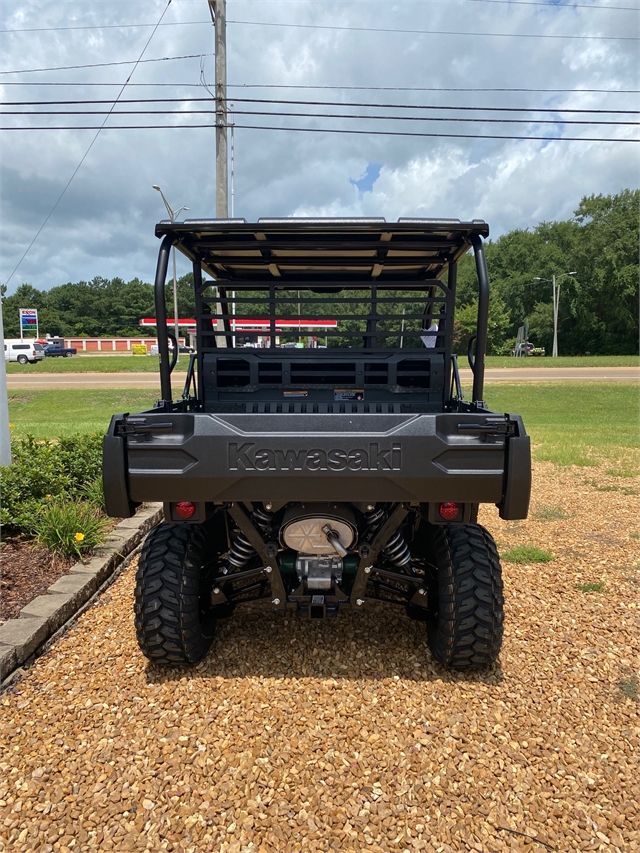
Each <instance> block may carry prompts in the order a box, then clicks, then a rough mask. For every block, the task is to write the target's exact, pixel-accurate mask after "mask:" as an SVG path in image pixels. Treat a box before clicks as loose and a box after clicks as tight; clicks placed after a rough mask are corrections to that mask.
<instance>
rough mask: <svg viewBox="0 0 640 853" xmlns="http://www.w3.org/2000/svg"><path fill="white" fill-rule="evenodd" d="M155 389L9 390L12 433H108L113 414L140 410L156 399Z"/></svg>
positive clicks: (48, 435)
mask: <svg viewBox="0 0 640 853" xmlns="http://www.w3.org/2000/svg"><path fill="white" fill-rule="evenodd" d="M156 397H157V392H155V391H154V390H153V389H149V390H148V391H145V390H142V389H133V388H132V389H127V390H123V391H118V390H117V389H113V390H112V389H111V388H109V389H108V390H103V389H100V390H95V391H93V390H91V389H84V388H77V389H73V390H71V391H61V390H55V391H9V421H10V423H11V424H12V429H11V435H12V436H14V437H16V438H18V437H22V436H25V435H27V434H31V435H33V436H34V437H35V438H57V437H58V436H61V435H71V434H72V433H74V432H105V431H106V429H107V427H108V426H109V421H110V419H111V415H114V414H117V413H118V412H140V411H142V410H143V409H150V408H151V407H152V406H153V404H154V403H155V401H156Z"/></svg>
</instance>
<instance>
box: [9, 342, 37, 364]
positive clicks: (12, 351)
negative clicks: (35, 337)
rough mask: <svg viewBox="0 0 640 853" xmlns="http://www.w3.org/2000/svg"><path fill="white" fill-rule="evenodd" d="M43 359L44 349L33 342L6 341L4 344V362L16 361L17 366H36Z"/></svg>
mask: <svg viewBox="0 0 640 853" xmlns="http://www.w3.org/2000/svg"><path fill="white" fill-rule="evenodd" d="M43 358H44V349H43V348H42V346H41V345H40V344H37V343H36V342H35V341H24V340H23V341H21V340H20V339H19V338H18V339H16V340H6V341H5V342H4V360H5V361H17V362H18V363H19V364H36V362H38V361H42V359H43Z"/></svg>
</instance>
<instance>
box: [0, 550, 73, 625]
mask: <svg viewBox="0 0 640 853" xmlns="http://www.w3.org/2000/svg"><path fill="white" fill-rule="evenodd" d="M74 563H75V559H74V558H73V557H63V556H60V555H57V554H52V553H51V551H49V549H48V548H44V547H43V546H41V545H37V544H36V543H35V542H30V541H28V540H27V539H23V538H22V537H20V536H14V537H8V538H6V539H4V540H3V542H2V546H1V547H0V622H4V621H6V620H7V619H15V618H16V617H17V616H18V615H19V613H20V610H21V609H22V608H23V607H25V606H26V605H27V604H29V602H30V601H33V599H34V598H36V596H38V595H44V594H45V593H46V591H47V589H48V587H50V586H51V584H53V583H55V582H56V581H57V580H58V578H60V577H62V575H64V574H66V573H67V571H68V569H69V566H72V565H73V564H74Z"/></svg>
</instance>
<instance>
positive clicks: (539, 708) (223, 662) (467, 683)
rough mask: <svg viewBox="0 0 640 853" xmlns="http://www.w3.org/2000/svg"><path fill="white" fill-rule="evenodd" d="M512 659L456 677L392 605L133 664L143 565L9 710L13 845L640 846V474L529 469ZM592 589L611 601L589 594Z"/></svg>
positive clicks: (8, 814)
mask: <svg viewBox="0 0 640 853" xmlns="http://www.w3.org/2000/svg"><path fill="white" fill-rule="evenodd" d="M534 475H535V480H534V496H533V505H532V515H531V518H530V519H529V520H527V521H523V522H518V523H514V522H504V521H502V520H500V519H499V518H498V516H497V512H496V511H495V509H493V508H483V509H482V512H481V519H480V520H481V522H482V523H483V524H485V525H486V526H487V527H488V528H489V529H490V530H491V531H492V532H493V534H494V535H495V537H496V539H497V540H498V542H499V544H500V548H501V550H502V551H503V552H507V551H509V550H510V549H512V548H514V547H516V546H535V547H537V548H540V549H543V550H547V551H549V552H551V553H552V554H553V555H554V559H553V560H552V561H551V562H548V563H536V564H533V563H532V564H517V563H510V562H505V563H504V577H505V601H506V621H505V639H504V646H503V651H502V654H501V657H500V661H499V663H498V664H497V665H495V666H494V667H492V668H491V669H489V670H487V671H483V672H478V673H474V674H464V673H451V672H448V671H446V670H445V669H443V668H442V667H440V666H439V665H437V664H436V663H435V662H434V661H433V659H432V657H431V656H430V654H429V652H428V650H427V646H426V642H425V634H424V626H423V625H421V624H420V623H417V622H411V621H409V620H408V619H407V618H406V617H405V616H404V615H403V613H402V612H400V611H396V610H393V609H391V608H381V609H379V610H378V609H375V608H371V609H369V610H368V611H367V612H364V613H362V614H349V613H347V614H344V616H341V617H340V618H339V619H336V620H331V621H327V622H324V623H317V622H310V621H300V620H297V619H296V618H294V617H292V616H290V615H285V616H282V617H280V616H277V617H276V616H274V615H273V614H272V613H269V612H267V613H260V612H251V613H247V614H246V615H243V614H242V613H241V612H240V610H238V611H237V612H236V614H235V616H234V617H233V618H231V619H230V620H227V621H225V622H221V623H220V626H219V632H218V636H217V638H216V640H215V643H214V646H213V648H212V651H211V653H210V654H209V655H208V656H207V658H206V659H205V660H203V661H201V662H200V663H199V664H198V665H197V666H195V667H192V668H188V669H177V668H176V669H172V668H169V669H160V668H156V667H154V666H151V665H150V664H149V663H148V662H147V661H146V660H145V659H144V658H143V657H142V655H141V653H140V652H139V650H138V647H137V644H136V639H135V632H134V628H133V618H132V594H133V585H134V575H135V566H134V565H131V566H130V567H129V568H128V569H127V570H126V571H125V572H124V573H123V574H122V575H121V576H120V577H119V578H118V580H117V581H116V582H115V583H114V584H113V586H112V587H110V589H109V590H108V592H106V593H105V594H103V595H102V596H101V598H100V599H99V600H98V601H97V602H96V604H95V605H94V606H93V607H91V608H90V609H89V610H88V611H87V612H85V613H84V614H83V615H82V616H81V617H80V618H79V620H78V622H77V623H76V625H75V626H74V627H73V628H72V629H71V630H69V631H68V632H67V633H66V634H65V635H64V636H63V637H61V638H60V639H59V640H57V641H56V642H55V644H54V645H53V646H52V647H51V648H50V650H49V651H48V652H47V653H45V654H44V655H43V656H42V657H41V658H39V659H38V660H37V661H36V663H35V665H34V666H33V667H32V669H31V670H30V671H29V672H27V673H26V674H25V675H23V676H22V677H21V678H20V679H19V680H18V681H17V682H16V683H15V684H14V685H13V687H12V688H11V689H10V690H9V691H7V692H5V694H4V695H3V696H2V697H1V698H0V707H1V709H2V714H1V717H0V851H9V850H11V851H12V853H14V851H15V853H26V852H27V851H36V850H37V851H41V852H42V853H58V851H60V853H75V851H94V850H96V851H97V850H100V851H103V850H112V851H143V850H153V851H163V850H169V851H181V853H182V851H204V850H216V851H221V852H222V853H262V851H265V853H267V851H274V853H275V851H280V853H297V852H298V851H301V850H305V851H311V853H320V851H323V853H324V851H327V850H336V851H357V852H358V853H362V851H365V850H366V851H367V853H369V851H372V853H387V851H389V852H390V853H403V851H411V853H413V851H426V853H460V852H461V851H478V853H506V851H519V853H529V852H530V853H543V851H548V850H555V851H558V853H565V851H568V850H580V851H604V853H630V851H632V850H638V849H640V831H639V827H640V806H639V804H638V798H637V780H638V778H640V761H639V760H638V751H639V747H640V717H639V710H640V703H639V695H638V689H639V688H638V676H640V649H639V643H638V638H639V635H640V618H639V616H640V610H639V608H638V592H639V590H640V573H639V571H638V543H639V540H638V538H637V536H638V533H639V532H640V530H639V525H638V518H639V517H640V512H639V510H640V501H639V500H638V494H637V492H638V483H637V481H633V480H632V479H631V478H620V477H612V476H609V475H608V474H607V473H606V470H605V469H604V468H603V469H593V468H592V469H581V468H573V469H559V468H555V467H554V466H553V465H551V464H550V463H539V464H536V465H535V466H534ZM587 584H597V585H598V589H599V590H600V591H593V592H583V591H582V590H581V588H580V587H582V588H584V587H585V585H587Z"/></svg>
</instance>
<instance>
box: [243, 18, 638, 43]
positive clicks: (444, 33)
mask: <svg viewBox="0 0 640 853" xmlns="http://www.w3.org/2000/svg"><path fill="white" fill-rule="evenodd" d="M227 23H228V24H243V25H244V26H252V27H293V28H297V29H303V30H341V31H346V32H358V33H400V34H402V35H412V36H416V35H429V36H473V37H474V38H475V37H477V36H491V37H492V38H530V39H577V40H597V41H638V40H639V39H638V37H637V36H574V35H544V34H543V33H481V32H478V31H475V32H470V31H459V30H401V29H395V28H392V27H344V26H339V25H338V24H289V23H282V22H280V21H231V20H228V21H227Z"/></svg>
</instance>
